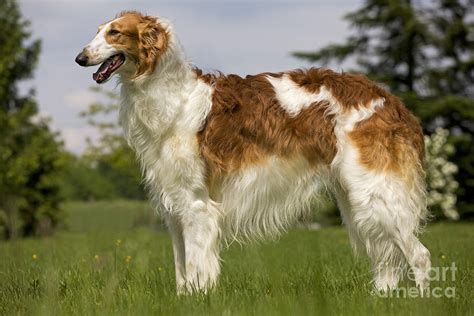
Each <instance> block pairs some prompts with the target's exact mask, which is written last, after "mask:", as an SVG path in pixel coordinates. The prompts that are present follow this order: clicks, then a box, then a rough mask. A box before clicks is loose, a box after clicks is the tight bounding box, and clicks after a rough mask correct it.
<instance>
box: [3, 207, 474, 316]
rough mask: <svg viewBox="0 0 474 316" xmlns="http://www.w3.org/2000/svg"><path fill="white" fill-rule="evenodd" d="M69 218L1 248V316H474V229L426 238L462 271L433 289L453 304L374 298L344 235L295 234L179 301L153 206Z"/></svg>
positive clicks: (436, 261)
mask: <svg viewBox="0 0 474 316" xmlns="http://www.w3.org/2000/svg"><path fill="white" fill-rule="evenodd" d="M65 208H66V209H67V211H68V214H69V217H68V218H69V220H68V221H67V223H68V225H67V226H68V230H64V231H59V232H58V233H57V234H56V235H55V236H54V237H50V238H44V239H24V240H17V241H13V242H1V243H0V314H1V315H14V314H44V315H55V314H60V315H69V314H77V315H84V314H86V315H89V314H97V315H117V314H119V315H122V314H132V315H146V314H159V315H162V314H165V315H168V314H178V315H208V314H211V315H231V314H232V315H234V314H236V315H248V314H249V315H262V314H265V315H268V314H270V315H273V314H279V315H298V314H300V315H306V314H320V315H321V314H322V315H326V314H331V315H334V314H337V315H367V314H375V315H376V314H379V315H380V314H382V315H383V314H393V315H395V314H396V315H402V314H407V315H418V314H424V315H433V314H434V315H451V314H455V315H473V312H474V310H473V306H472V301H473V261H474V260H473V258H474V256H473V251H474V249H473V246H472V242H473V240H474V238H473V237H474V230H473V228H474V225H473V224H433V225H431V226H428V228H427V231H426V233H425V234H424V236H423V241H424V243H425V244H426V245H427V246H428V247H429V248H430V250H431V252H432V261H433V265H434V266H449V265H450V264H451V262H455V263H456V266H457V268H458V270H457V273H456V275H455V280H454V281H452V280H451V278H449V280H447V281H445V282H432V287H441V288H442V289H446V288H447V287H455V298H447V297H441V298H433V297H431V298H381V297H377V296H376V295H371V294H370V291H371V286H370V273H369V272H370V271H369V265H368V262H367V260H366V259H365V258H360V259H356V258H355V257H354V256H353V255H352V253H351V250H350V247H349V244H348V239H347V235H346V232H345V231H344V230H343V229H342V228H341V227H333V228H324V229H321V230H319V231H304V230H295V231H291V232H290V233H289V234H286V235H284V236H282V238H281V239H280V240H279V241H277V242H271V243H265V244H257V245H247V246H245V247H239V246H232V247H230V249H226V250H225V251H224V252H223V254H222V258H223V269H222V270H223V271H222V274H221V278H220V281H219V284H218V286H217V288H216V289H215V290H214V291H213V292H212V293H210V294H208V295H195V296H190V297H189V296H185V297H178V296H176V294H175V291H174V269H173V261H172V251H171V244H170V239H169V237H168V235H167V234H166V233H165V232H164V231H162V230H159V229H158V230H157V229H150V228H148V227H146V226H149V225H150V222H151V219H150V217H149V212H150V211H149V207H148V206H147V204H146V203H143V202H127V201H114V202H100V203H90V204H85V203H69V204H67V205H66V206H65ZM117 240H120V241H121V242H120V244H119V245H117ZM33 255H36V259H33ZM127 256H129V257H127ZM127 258H128V259H127ZM402 286H403V287H411V286H413V284H411V283H409V282H405V283H403V284H402Z"/></svg>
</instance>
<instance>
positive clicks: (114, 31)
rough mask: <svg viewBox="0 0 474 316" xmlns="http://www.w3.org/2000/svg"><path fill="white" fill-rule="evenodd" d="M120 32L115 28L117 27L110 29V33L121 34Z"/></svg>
mask: <svg viewBox="0 0 474 316" xmlns="http://www.w3.org/2000/svg"><path fill="white" fill-rule="evenodd" d="M119 33H120V32H119V31H118V30H115V29H112V30H110V31H109V35H117V34H119Z"/></svg>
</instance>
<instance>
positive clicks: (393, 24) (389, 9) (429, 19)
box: [294, 0, 474, 218]
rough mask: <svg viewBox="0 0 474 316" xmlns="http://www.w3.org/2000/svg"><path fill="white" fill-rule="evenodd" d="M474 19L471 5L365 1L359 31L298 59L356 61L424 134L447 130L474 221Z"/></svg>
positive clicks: (456, 0) (463, 204)
mask: <svg viewBox="0 0 474 316" xmlns="http://www.w3.org/2000/svg"><path fill="white" fill-rule="evenodd" d="M473 18H474V6H473V5H472V1H470V0H436V1H434V2H416V5H415V4H413V3H412V2H411V1H410V0H402V1H399V0H366V1H365V2H364V4H363V6H362V8H360V9H359V10H357V11H355V12H353V13H350V14H348V15H347V16H346V20H348V21H349V23H350V24H351V26H352V27H353V29H354V31H353V34H351V35H350V36H349V37H348V38H347V40H346V42H345V43H342V44H331V45H328V46H327V47H324V48H322V49H320V50H319V51H316V52H297V53H294V56H296V57H299V58H303V59H306V60H308V61H311V62H319V63H322V64H328V63H329V62H331V61H336V62H344V61H346V60H348V59H349V58H353V60H355V62H356V65H357V67H356V68H355V69H354V71H356V72H361V73H365V74H366V75H367V76H369V77H370V78H371V79H374V80H376V81H378V82H380V83H382V84H384V85H385V86H387V87H388V88H390V89H391V90H392V92H394V93H395V94H397V95H399V96H400V97H401V98H402V99H403V101H404V102H405V104H406V105H407V106H408V107H409V108H410V109H411V110H412V111H413V112H414V113H415V114H416V115H417V116H418V117H419V118H420V119H421V121H422V123H423V127H424V130H425V132H426V133H428V134H430V133H433V132H434V131H435V130H436V128H438V127H443V128H445V129H447V130H449V132H450V135H451V136H450V137H449V141H450V142H451V144H452V145H454V147H455V149H456V150H455V154H454V155H453V156H452V157H451V158H450V159H451V160H452V162H453V163H455V164H456V165H457V166H458V167H459V172H458V173H457V175H456V181H457V182H458V183H459V188H458V189H457V192H456V193H457V195H458V199H457V200H458V203H457V207H458V209H459V212H460V214H461V218H470V217H474V181H473V180H472V179H473V178H474V169H473V166H474V149H473V146H472V135H473V134H474V22H473V21H474V19H473Z"/></svg>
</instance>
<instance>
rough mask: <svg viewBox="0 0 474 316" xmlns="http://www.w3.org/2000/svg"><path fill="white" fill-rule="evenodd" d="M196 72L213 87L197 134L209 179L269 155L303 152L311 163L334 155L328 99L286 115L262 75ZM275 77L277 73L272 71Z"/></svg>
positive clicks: (300, 153) (289, 156)
mask: <svg viewBox="0 0 474 316" xmlns="http://www.w3.org/2000/svg"><path fill="white" fill-rule="evenodd" d="M195 74H196V75H197V76H198V77H199V78H200V79H201V80H203V81H205V82H206V83H208V84H210V85H212V86H213V87H214V89H215V90H214V94H213V97H212V109H211V112H210V113H209V115H208V117H207V120H206V123H205V125H204V127H203V129H202V130H201V131H200V132H199V134H198V142H199V146H200V151H201V154H202V156H203V157H204V159H205V161H206V163H207V166H208V169H209V170H208V177H209V181H210V182H211V183H212V182H214V181H215V180H217V178H219V176H220V175H221V174H225V173H228V172H231V171H234V170H238V169H241V168H243V167H245V166H247V165H251V164H257V163H259V162H262V161H265V160H266V159H267V158H268V157H269V156H271V155H276V156H279V157H281V158H291V157H294V156H301V155H303V156H304V157H305V158H306V159H307V160H308V161H309V162H310V163H311V164H313V165H317V164H320V163H323V164H329V163H330V162H331V161H332V160H333V158H334V156H335V154H336V138H335V136H334V132H333V128H334V124H333V123H332V117H331V116H330V115H326V114H325V113H324V111H325V110H326V107H327V105H328V104H327V103H324V102H321V103H315V104H313V105H312V106H310V107H308V108H307V109H305V110H302V111H301V112H300V113H299V114H298V115H297V116H296V117H290V116H289V115H288V114H287V113H286V112H285V110H284V109H283V108H282V107H281V106H280V104H279V103H278V101H277V99H276V98H275V92H274V89H273V86H272V85H271V84H270V83H269V82H268V80H267V79H266V77H265V75H269V74H260V75H256V76H247V77H245V78H241V77H239V76H237V75H228V76H222V75H202V72H201V71H200V70H195ZM273 75H274V76H279V75H278V74H273Z"/></svg>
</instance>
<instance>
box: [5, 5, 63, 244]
mask: <svg viewBox="0 0 474 316" xmlns="http://www.w3.org/2000/svg"><path fill="white" fill-rule="evenodd" d="M0 27H1V29H2V32H0V43H1V45H0V228H3V233H4V236H5V237H6V238H12V237H15V236H17V235H20V234H23V235H33V234H38V233H46V232H50V231H51V229H52V228H53V227H54V226H55V225H56V224H57V222H58V220H59V202H60V200H61V199H60V195H59V178H60V175H61V174H60V172H61V165H62V158H61V157H62V145H61V143H60V142H59V141H58V140H57V135H56V134H54V133H52V132H51V131H50V130H49V128H48V121H47V120H45V119H40V118H38V115H37V114H38V109H37V104H36V102H35V100H34V92H33V91H30V92H28V93H27V94H26V95H23V96H22V95H20V93H19V91H18V83H19V82H20V81H21V80H24V79H28V78H31V76H32V74H33V70H34V68H35V65H36V63H37V60H38V55H39V52H40V42H39V41H38V40H35V41H33V42H31V43H30V44H25V42H27V41H28V40H29V38H30V33H29V32H28V22H27V21H25V20H23V19H22V17H21V14H20V12H19V9H18V6H17V4H16V3H15V1H14V0H5V1H2V2H0Z"/></svg>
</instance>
